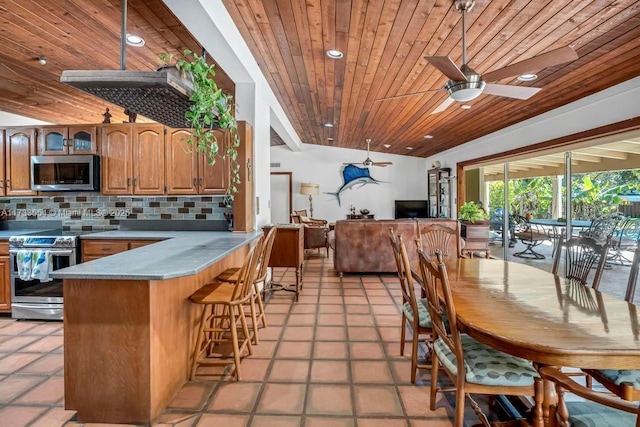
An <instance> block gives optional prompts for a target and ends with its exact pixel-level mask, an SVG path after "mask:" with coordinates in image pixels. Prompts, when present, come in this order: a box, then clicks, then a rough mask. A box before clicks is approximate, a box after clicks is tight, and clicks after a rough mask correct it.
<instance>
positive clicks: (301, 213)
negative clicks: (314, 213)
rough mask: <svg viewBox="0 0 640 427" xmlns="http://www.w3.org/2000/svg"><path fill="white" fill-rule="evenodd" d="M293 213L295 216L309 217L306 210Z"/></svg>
mask: <svg viewBox="0 0 640 427" xmlns="http://www.w3.org/2000/svg"><path fill="white" fill-rule="evenodd" d="M294 212H295V213H296V215H299V216H306V217H308V216H309V214H308V213H307V210H306V209H301V210H299V211H294Z"/></svg>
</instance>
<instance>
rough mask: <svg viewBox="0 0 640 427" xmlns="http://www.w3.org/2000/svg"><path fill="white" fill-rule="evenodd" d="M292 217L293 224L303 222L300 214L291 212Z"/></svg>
mask: <svg viewBox="0 0 640 427" xmlns="http://www.w3.org/2000/svg"><path fill="white" fill-rule="evenodd" d="M290 217H291V222H292V223H293V224H300V223H301V222H302V221H301V220H300V215H298V214H291V215H290Z"/></svg>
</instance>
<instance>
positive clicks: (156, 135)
mask: <svg viewBox="0 0 640 427" xmlns="http://www.w3.org/2000/svg"><path fill="white" fill-rule="evenodd" d="M164 138H165V128H164V126H162V125H136V126H135V127H134V132H133V145H132V155H133V161H132V165H133V176H132V184H133V185H132V188H133V194H147V195H160V194H164ZM171 167H173V166H171Z"/></svg>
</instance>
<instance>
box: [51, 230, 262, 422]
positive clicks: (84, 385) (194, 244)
mask: <svg viewBox="0 0 640 427" xmlns="http://www.w3.org/2000/svg"><path fill="white" fill-rule="evenodd" d="M260 234H261V232H260V231H257V232H247V233H229V232H190V231H178V232H175V231H133V230H130V231H107V232H102V233H95V234H91V235H88V236H86V238H87V239H91V240H93V241H95V240H96V239H105V240H111V241H113V240H121V241H123V242H127V241H141V240H152V241H157V240H162V241H160V242H156V243H153V244H149V245H146V246H143V247H139V248H137V249H132V250H128V251H126V252H122V253H118V254H115V255H111V256H107V257H104V258H100V259H96V260H94V261H91V262H87V263H83V264H78V265H76V266H73V267H69V268H66V269H61V270H57V271H55V272H54V273H53V276H54V277H56V278H62V279H64V295H65V304H64V331H65V333H64V366H65V370H64V372H65V374H64V387H65V408H66V409H73V410H76V411H77V417H78V421H79V422H99V423H126V424H150V423H151V422H153V420H154V419H155V418H156V417H157V416H158V415H159V414H160V413H161V412H162V410H163V409H164V408H165V407H166V405H167V404H168V402H169V401H170V399H171V398H172V397H173V395H174V394H175V392H176V391H177V390H178V389H179V387H180V386H181V385H182V384H183V383H184V382H185V381H186V380H187V378H188V373H189V367H190V357H191V352H192V350H193V342H194V340H195V333H196V330H197V316H198V307H197V306H195V305H193V304H190V303H189V296H190V295H191V294H192V293H194V292H195V291H196V290H197V289H199V288H200V287H202V286H203V285H204V284H205V283H207V282H208V281H210V280H211V279H212V278H213V277H215V276H216V275H217V274H219V273H220V272H221V271H223V270H224V269H226V268H228V267H233V266H238V265H241V264H242V261H243V258H244V256H245V255H246V253H247V251H248V248H249V246H250V243H251V242H253V241H254V240H255V239H257V238H258V237H259V236H260Z"/></svg>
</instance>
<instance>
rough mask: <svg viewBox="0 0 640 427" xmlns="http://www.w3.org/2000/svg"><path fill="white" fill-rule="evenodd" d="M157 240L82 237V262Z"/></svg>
mask: <svg viewBox="0 0 640 427" xmlns="http://www.w3.org/2000/svg"><path fill="white" fill-rule="evenodd" d="M156 242H159V240H105V239H83V240H82V244H81V247H82V262H89V261H93V260H94V259H98V258H104V257H106V256H109V255H115V254H118V253H120V252H125V251H128V250H130V249H136V248H140V247H142V246H147V245H150V244H152V243H156Z"/></svg>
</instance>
